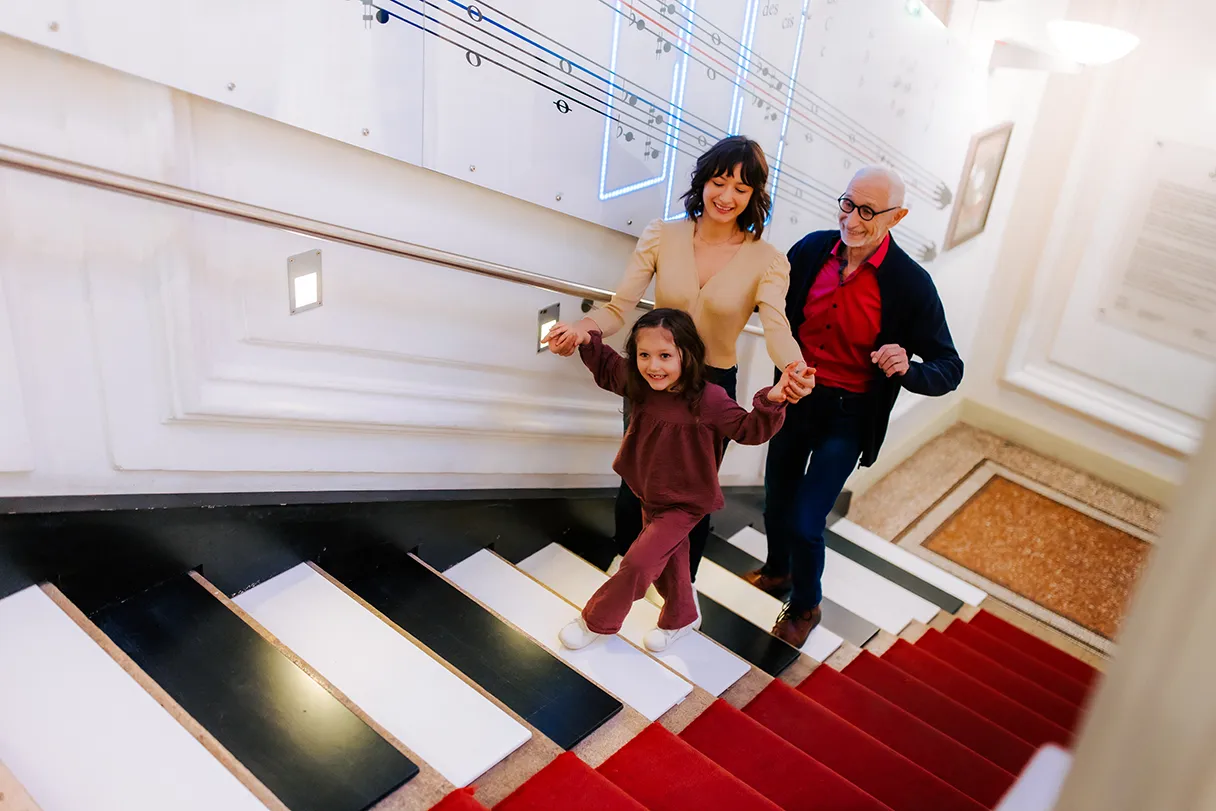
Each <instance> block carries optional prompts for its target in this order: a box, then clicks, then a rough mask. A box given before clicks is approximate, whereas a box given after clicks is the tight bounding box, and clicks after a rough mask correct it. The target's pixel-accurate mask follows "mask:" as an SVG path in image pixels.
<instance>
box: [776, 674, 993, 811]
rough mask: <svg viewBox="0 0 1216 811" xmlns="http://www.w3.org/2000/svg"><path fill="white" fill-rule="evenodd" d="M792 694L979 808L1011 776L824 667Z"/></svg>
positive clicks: (889, 703) (986, 804) (882, 699)
mask: <svg viewBox="0 0 1216 811" xmlns="http://www.w3.org/2000/svg"><path fill="white" fill-rule="evenodd" d="M798 692H800V693H802V694H803V695H804V696H807V697H808V698H810V699H811V700H813V701H815V702H817V703H818V704H821V705H822V706H824V707H826V708H827V709H829V710H831V711H832V712H833V713H835V714H836V715H838V716H840V717H841V718H843V719H844V720H846V721H848V722H849V723H851V724H853V725H854V726H855V727H857V728H858V729H860V730H862V731H863V732H867V733H869V734H870V735H871V736H872V737H874V738H875V739H877V740H879V741H882V742H883V744H885V745H886V746H888V747H890V748H891V749H894V750H895V751H896V752H899V753H900V754H901V755H903V756H904V757H906V758H908V759H909V760H912V761H914V762H915V763H916V764H917V765H919V766H921V767H923V768H924V769H925V770H927V771H929V772H931V773H932V774H935V775H937V776H938V777H940V778H941V779H942V780H945V781H946V782H947V783H949V784H950V785H952V786H954V787H955V788H956V789H958V790H959V791H961V792H963V793H964V794H966V795H967V796H969V797H971V798H972V799H973V800H976V801H977V802H979V803H981V804H983V805H984V806H985V807H991V806H994V805H996V803H997V801H998V800H1000V799H1001V796H1002V795H1003V794H1004V793H1005V791H1006V790H1007V789H1008V788H1009V786H1010V785H1012V784H1013V780H1014V776H1013V775H1012V774H1010V773H1009V772H1007V771H1005V770H1004V769H1002V768H1001V767H999V766H997V765H996V764H995V763H992V762H991V761H989V760H986V759H984V758H983V757H981V756H980V755H978V754H976V753H975V752H974V751H972V750H970V749H968V748H967V747H966V746H963V745H962V744H961V743H959V742H958V741H956V740H954V739H953V738H951V737H948V736H946V735H943V734H942V733H941V732H938V731H937V730H936V729H934V728H933V727H931V726H929V725H928V724H926V723H925V722H924V721H921V720H920V719H919V718H915V717H913V716H912V715H909V714H908V713H906V712H904V711H903V710H901V709H900V708H899V707H897V706H895V705H894V704H892V703H891V702H889V701H887V700H885V699H884V698H882V697H881V696H879V695H876V694H874V693H872V692H870V691H869V690H868V689H866V688H865V687H862V686H861V685H860V684H858V683H857V682H855V681H853V680H852V679H850V678H849V677H848V676H845V675H844V674H842V673H840V672H839V671H836V670H833V669H832V668H830V667H817V668H815V671H814V672H813V673H811V675H810V677H809V678H807V679H806V680H805V681H804V682H802V684H800V685H798Z"/></svg>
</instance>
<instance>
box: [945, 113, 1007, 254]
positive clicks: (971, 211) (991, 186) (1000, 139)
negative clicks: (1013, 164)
mask: <svg viewBox="0 0 1216 811" xmlns="http://www.w3.org/2000/svg"><path fill="white" fill-rule="evenodd" d="M1012 134H1013V122H1012V121H1006V122H1005V123H1003V124H998V125H996V126H995V127H992V128H990V129H987V130H984V131H983V132H980V133H977V134H975V135H973V136H972V137H971V146H970V147H969V148H968V150H967V160H966V162H965V163H964V164H963V179H962V180H961V181H960V182H959V188H958V195H957V196H956V197H955V203H954V211H953V212H951V214H950V224H949V225H948V226H947V227H946V242H945V249H946V250H947V251H948V250H950V249H951V248H954V247H957V246H959V245H962V244H963V243H964V242H966V241H967V240H969V239H973V238H975V237H977V236H979V235H980V234H982V233H983V232H984V227H985V226H986V225H987V224H988V211H989V209H991V208H992V195H993V194H994V193H995V192H996V182H997V180H998V179H999V178H1000V176H1001V166H1002V165H1003V164H1004V163H1005V152H1006V150H1007V149H1008V148H1009V138H1010V136H1011V135H1012Z"/></svg>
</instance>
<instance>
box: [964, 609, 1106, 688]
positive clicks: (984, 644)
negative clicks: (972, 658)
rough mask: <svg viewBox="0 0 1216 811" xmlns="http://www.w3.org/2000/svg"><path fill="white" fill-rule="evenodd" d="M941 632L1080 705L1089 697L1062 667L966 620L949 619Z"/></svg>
mask: <svg viewBox="0 0 1216 811" xmlns="http://www.w3.org/2000/svg"><path fill="white" fill-rule="evenodd" d="M945 634H946V636H947V637H949V638H950V639H953V640H955V641H957V642H962V643H963V644H964V645H966V646H967V647H969V648H971V649H972V650H975V651H977V652H979V653H982V654H984V655H985V656H987V657H988V658H989V659H991V660H993V661H994V662H999V663H1000V664H1001V665H1003V666H1005V667H1007V668H1009V669H1010V670H1012V671H1013V672H1014V673H1017V674H1019V675H1021V676H1024V677H1026V678H1028V679H1030V680H1031V681H1033V682H1034V683H1035V684H1037V685H1039V686H1040V687H1045V688H1047V689H1048V690H1050V691H1052V692H1053V693H1055V694H1056V695H1058V696H1059V697H1060V698H1063V699H1064V700H1066V701H1071V702H1072V703H1073V704H1076V705H1078V706H1082V707H1083V706H1085V703H1086V702H1087V701H1088V700H1089V692H1090V688H1089V687H1087V686H1086V685H1084V684H1082V683H1081V682H1079V681H1077V680H1076V679H1074V678H1073V677H1071V676H1068V675H1065V673H1064V672H1063V671H1062V670H1056V669H1055V668H1054V667H1052V666H1051V665H1048V664H1044V663H1043V662H1040V661H1039V660H1038V659H1034V658H1031V657H1029V656H1027V655H1026V654H1024V653H1022V652H1021V651H1019V650H1018V649H1017V648H1015V647H1013V646H1012V645H1008V644H1006V643H1004V642H1002V641H1001V640H999V639H997V638H996V637H995V636H990V635H988V634H987V633H985V632H984V631H981V630H980V629H979V628H976V627H975V626H974V625H972V624H971V623H969V622H952V623H950V626H949V627H948V628H946V631H945Z"/></svg>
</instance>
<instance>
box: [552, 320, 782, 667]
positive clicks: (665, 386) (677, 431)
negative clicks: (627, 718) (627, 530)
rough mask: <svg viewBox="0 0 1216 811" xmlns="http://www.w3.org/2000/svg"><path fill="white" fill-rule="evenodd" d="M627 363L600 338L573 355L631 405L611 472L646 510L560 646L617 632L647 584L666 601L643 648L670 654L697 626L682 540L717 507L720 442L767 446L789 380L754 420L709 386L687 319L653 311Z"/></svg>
mask: <svg viewBox="0 0 1216 811" xmlns="http://www.w3.org/2000/svg"><path fill="white" fill-rule="evenodd" d="M626 352H627V353H628V355H629V358H628V360H626V359H624V358H622V357H621V356H620V355H618V354H617V353H616V351H615V350H614V349H612V348H611V347H608V346H605V345H604V343H603V339H602V335H601V334H600V332H598V331H591V332H589V333H586V334H583V335H580V336H579V355H580V356H581V357H582V359H583V363H585V364H586V365H587V368H588V369H590V370H591V372H592V374H594V375H595V382H596V384H598V385H599V387H600V388H602V389H606V390H608V391H611V392H613V393H615V394H617V395H621V396H625V397H628V398H629V400H630V402H631V404H632V406H633V414H632V418H631V420H630V423H629V428H628V429H627V430H626V432H625V438H624V440H623V441H622V442H621V449H620V451H619V452H618V453H617V457H616V461H615V462H614V463H613V466H612V468H613V470H615V471H616V472H617V473H619V474H620V476H621V478H622V479H624V480H625V483H626V484H628V485H629V487H630V489H631V490H633V492H635V493H637V495H638V497H639V498H640V499H641V502H642V523H643V529H642V534H641V535H639V536H638V539H637V541H636V542H635V543H634V544H633V545H632V546H631V547H630V548H629V552H628V553H627V554H626V555H625V558H624V560H623V561H622V562H621V568H620V570H619V571H618V572H617V573H616V574H614V575H613V576H612V577H610V578H609V579H608V582H607V583H605V584H604V585H602V586H600V588H599V590H598V591H596V592H595V594H594V595H592V597H591V599H590V600H589V601H588V602H587V605H586V607H585V608H584V609H583V611H582V614H581V615H580V616H579V618H578V619H576V620H574V621H573V622H571V623H570V624H568V625H567V626H566V627H565V628H563V629H562V631H561V635H560V638H561V642H562V645H564V646H565V647H567V648H570V649H571V650H578V649H579V648H584V647H586V646H587V645H589V644H591V643H592V642H594V641H595V640H596V639H598V638H599V637H600V636H604V635H608V634H615V633H617V632H618V631H619V630H620V629H621V624H622V623H623V622H624V620H625V615H626V614H628V613H629V609H630V607H631V606H632V605H633V602H634V601H635V600H638V599H640V598H641V597H642V595H644V594H645V593H646V589H647V588H648V587H649V586H650V584H651V583H653V584H654V585H655V587H656V588H657V589H658V591H659V594H661V595H662V597H663V601H664V602H663V611H662V613H661V614H659V622H658V627H657V628H655V629H653V630H652V631H650V632H648V633H647V634H646V637H645V639H644V640H643V643H644V644H645V646H646V648H647V649H649V650H652V651H662V650H665V649H666V648H668V647H669V646H670V645H671V644H672V643H673V642H675V641H676V640H677V639H679V638H680V637H682V636H684V635H685V634H687V633H689V632H690V631H692V630H694V628H695V627H696V624H697V622H698V620H699V617H698V615H697V606H696V603H695V602H694V598H693V593H692V577H691V575H690V573H689V568H688V532H689V530H691V529H692V528H693V527H694V526H696V524H697V522H698V521H700V520H701V518H702V517H703V516H705V515H707V514H708V513H711V512H713V511H714V510H718V509H720V508H721V507H722V504H723V500H722V490H721V488H719V486H718V466H719V464H720V463H721V461H722V449H723V445H724V443H723V439H725V438H729V439H733V440H735V441H736V442H739V443H742V444H744V445H760V444H762V443H764V442H767V441H768V440H769V438H770V437H772V436H773V434H775V433H777V429H778V428H780V427H781V423H782V420H784V418H785V400H786V396H787V392H788V389H789V386H790V380H789V378H790V374H791V372H790V370H788V369H787V370H786V372H785V373H784V374H783V375H782V377H781V380H780V381H778V384H777V385H776V386H771V387H768V388H764V389H761V390H760V391H759V392H757V394H756V396H755V398H754V400H753V407H754V408H753V410H752V411H751V412H750V413H749V412H748V411H747V410H746V409H744V408H742V407H741V406H739V405H738V404H737V403H735V402H734V401H733V400H732V399H731V398H730V397H729V396H727V394H726V392H725V391H724V390H723V389H722V387H721V386H717V385H714V384H712V383H710V384H707V383H706V381H705V344H704V343H703V342H702V341H701V336H700V335H698V334H697V328H696V326H695V325H694V324H693V320H692V317H691V316H689V315H688V314H687V313H685V312H683V311H681V310H673V309H666V308H662V309H657V310H652V311H650V312H648V313H646V314H645V315H643V316H642V317H641V318H639V319H638V321H637V323H636V324H634V326H633V330H632V332H630V334H629V340H628V342H627V344H626Z"/></svg>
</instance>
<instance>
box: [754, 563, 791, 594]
mask: <svg viewBox="0 0 1216 811" xmlns="http://www.w3.org/2000/svg"><path fill="white" fill-rule="evenodd" d="M743 579H744V580H746V581H747V582H748V583H751V584H752V585H753V586H755V587H756V588H758V589H760V590H761V591H763V592H766V593H768V594H771V595H773V596H774V597H784V596H785V595H786V593H787V592H789V590H790V586H791V585H792V584H793V582H794V577H793V575H788V574H787V575H786V576H785V577H773V576H772V575H767V574H765V573H764V570H763V569H756V570H755V571H754V572H748V573H747V574H745V575H743Z"/></svg>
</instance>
